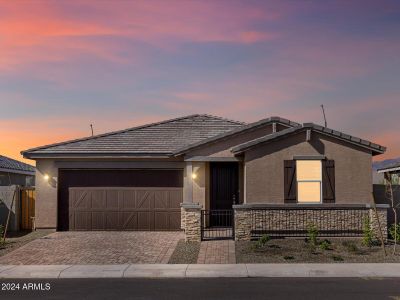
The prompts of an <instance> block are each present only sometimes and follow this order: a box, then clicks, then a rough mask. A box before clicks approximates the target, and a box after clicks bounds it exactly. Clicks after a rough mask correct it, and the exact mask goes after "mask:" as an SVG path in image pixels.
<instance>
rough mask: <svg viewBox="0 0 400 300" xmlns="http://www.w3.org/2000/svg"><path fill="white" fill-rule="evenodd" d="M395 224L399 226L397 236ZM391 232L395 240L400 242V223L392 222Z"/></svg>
mask: <svg viewBox="0 0 400 300" xmlns="http://www.w3.org/2000/svg"><path fill="white" fill-rule="evenodd" d="M395 226H396V227H397V228H396V231H397V232H396V236H395ZM389 234H390V237H391V238H392V239H393V240H395V241H396V242H400V223H398V224H397V225H394V224H392V226H390V228H389Z"/></svg>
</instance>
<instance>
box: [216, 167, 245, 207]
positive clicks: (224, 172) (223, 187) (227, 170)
mask: <svg viewBox="0 0 400 300" xmlns="http://www.w3.org/2000/svg"><path fill="white" fill-rule="evenodd" d="M210 173H211V174H210V181H211V189H210V194H211V197H210V207H211V209H232V205H233V204H235V203H239V202H238V201H239V164H238V163H236V162H212V163H210Z"/></svg>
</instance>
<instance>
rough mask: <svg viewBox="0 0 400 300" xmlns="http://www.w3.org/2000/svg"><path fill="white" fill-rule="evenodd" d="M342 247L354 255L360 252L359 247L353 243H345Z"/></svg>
mask: <svg viewBox="0 0 400 300" xmlns="http://www.w3.org/2000/svg"><path fill="white" fill-rule="evenodd" d="M342 245H343V246H344V247H345V248H346V249H347V251H349V252H352V253H357V252H359V249H358V247H357V245H356V244H355V243H354V242H353V241H343V242H342Z"/></svg>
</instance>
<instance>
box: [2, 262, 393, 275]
mask: <svg viewBox="0 0 400 300" xmlns="http://www.w3.org/2000/svg"><path fill="white" fill-rule="evenodd" d="M217 277H242V278H244V277H400V263H387V264H385V263H376V264H362V263H361V264H339V263H338V264H215V265H201V264H198V265H196V264H181V265H168V264H130V265H129V264H125V265H19V266H11V265H0V278H2V279H13V278H217Z"/></svg>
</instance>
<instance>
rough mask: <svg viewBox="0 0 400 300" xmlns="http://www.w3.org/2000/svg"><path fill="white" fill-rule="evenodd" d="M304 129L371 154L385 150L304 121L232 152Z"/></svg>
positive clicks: (236, 148) (235, 148)
mask: <svg viewBox="0 0 400 300" xmlns="http://www.w3.org/2000/svg"><path fill="white" fill-rule="evenodd" d="M305 130H312V131H316V132H318V133H321V134H325V135H328V136H331V137H333V138H336V139H339V140H342V141H345V142H348V143H351V144H355V145H357V146H360V147H363V148H367V149H369V150H371V151H372V155H376V154H382V153H384V152H385V151H386V148H385V147H383V146H380V145H378V144H375V143H372V142H370V141H367V140H363V139H360V138H358V137H354V136H351V135H349V134H346V133H343V132H340V131H336V130H333V129H330V128H327V127H323V126H320V125H316V124H314V123H304V124H303V125H299V126H296V127H292V128H288V129H285V130H282V131H279V132H276V133H273V134H269V135H266V136H263V137H261V138H258V139H255V140H252V141H249V142H246V143H243V144H240V145H238V146H236V147H233V148H232V152H233V153H234V154H240V153H243V152H245V151H246V150H248V149H250V148H253V147H255V146H257V145H260V144H264V143H268V142H271V141H275V140H278V139H282V138H286V137H287V136H290V135H292V134H296V133H298V132H301V131H305Z"/></svg>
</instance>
